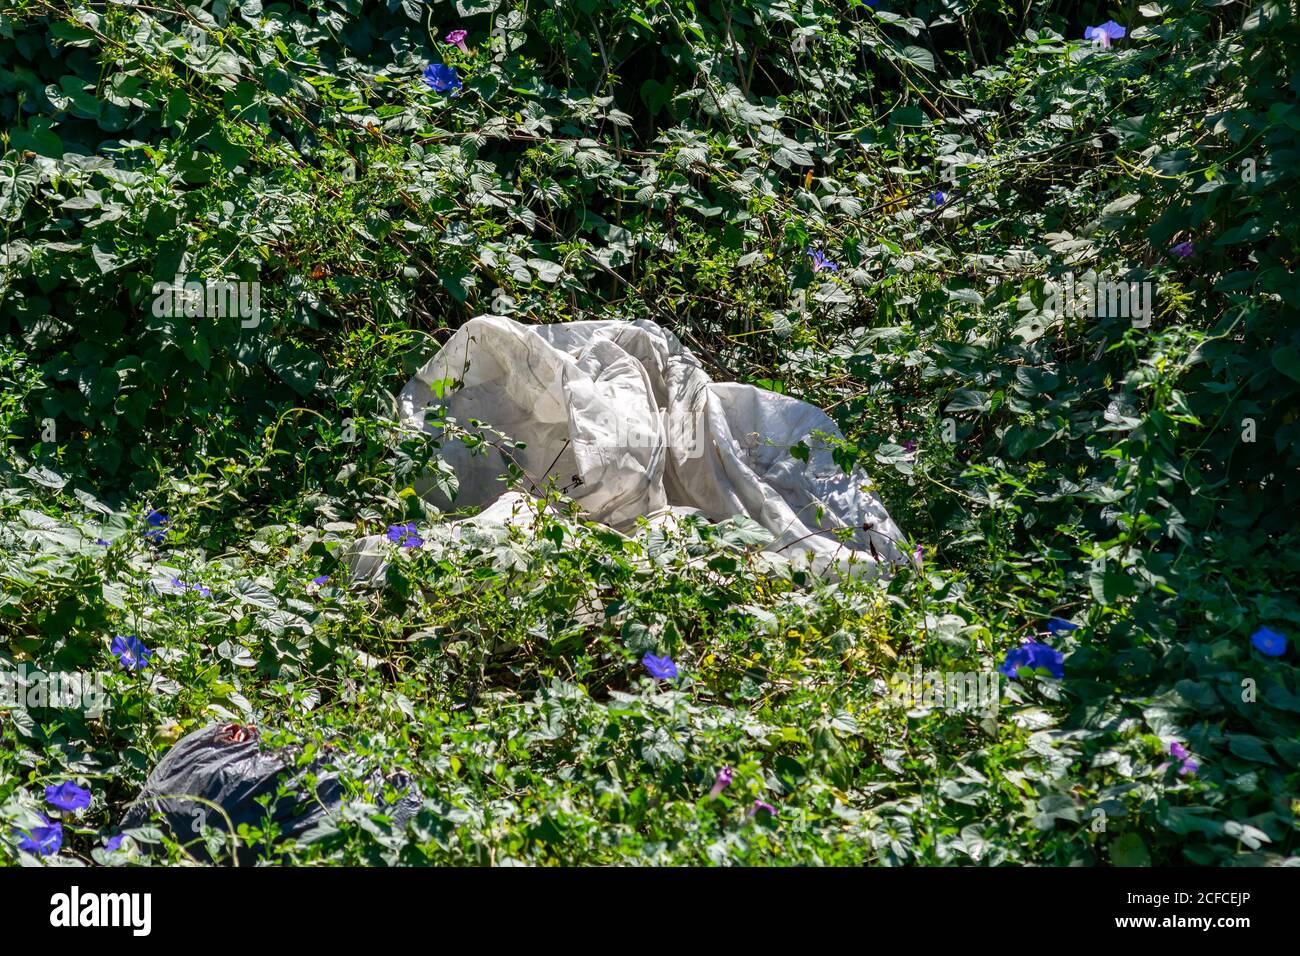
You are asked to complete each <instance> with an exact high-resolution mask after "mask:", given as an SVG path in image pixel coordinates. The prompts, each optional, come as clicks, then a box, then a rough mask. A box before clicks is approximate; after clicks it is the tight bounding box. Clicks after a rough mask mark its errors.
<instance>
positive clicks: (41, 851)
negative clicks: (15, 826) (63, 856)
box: [14, 817, 63, 856]
mask: <svg viewBox="0 0 1300 956" xmlns="http://www.w3.org/2000/svg"><path fill="white" fill-rule="evenodd" d="M43 819H44V820H45V826H43V827H32V828H31V830H30V831H24V830H15V831H14V836H17V837H21V838H22V839H21V840H20V841H19V843H18V849H20V850H26V851H27V852H28V853H35V854H36V855H37V856H52V855H53V854H55V853H58V852H59V849H60V848H61V847H62V846H63V824H62V823H59V822H58V821H57V820H51V819H50V818H49V817H43Z"/></svg>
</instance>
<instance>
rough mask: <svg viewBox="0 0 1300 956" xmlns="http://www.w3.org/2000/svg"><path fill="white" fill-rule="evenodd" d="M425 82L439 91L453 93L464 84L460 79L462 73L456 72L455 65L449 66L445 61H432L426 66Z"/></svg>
mask: <svg viewBox="0 0 1300 956" xmlns="http://www.w3.org/2000/svg"><path fill="white" fill-rule="evenodd" d="M424 82H426V83H428V84H429V85H430V86H431V87H433V88H434V89H435V90H437V91H438V92H439V93H452V94H453V95H455V92H456V91H459V90H460V88H461V87H462V86H463V85H464V84H462V83H461V81H460V74H459V73H457V72H456V68H455V67H454V66H447V64H445V63H430V64H429V65H428V66H426V67H425V68H424Z"/></svg>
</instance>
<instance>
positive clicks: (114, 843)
mask: <svg viewBox="0 0 1300 956" xmlns="http://www.w3.org/2000/svg"><path fill="white" fill-rule="evenodd" d="M125 836H126V835H125V834H123V833H119V834H117V835H115V836H111V837H109V838H108V839H107V840H105V841H104V849H105V850H107V851H108V852H109V853H116V852H117V851H118V850H120V849H122V840H123V839H125Z"/></svg>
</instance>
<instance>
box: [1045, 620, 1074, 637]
mask: <svg viewBox="0 0 1300 956" xmlns="http://www.w3.org/2000/svg"><path fill="white" fill-rule="evenodd" d="M1078 629H1079V625H1078V624H1075V623H1074V622H1073V621H1067V620H1066V619H1065V618H1063V617H1052V618H1048V619H1047V631H1048V633H1049V634H1053V635H1056V636H1058V637H1059V636H1060V635H1062V634H1065V633H1067V632H1069V631H1077V630H1078Z"/></svg>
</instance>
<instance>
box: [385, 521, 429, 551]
mask: <svg viewBox="0 0 1300 956" xmlns="http://www.w3.org/2000/svg"><path fill="white" fill-rule="evenodd" d="M388 540H389V541H391V542H393V544H397V545H401V546H402V547H403V548H418V547H420V546H421V545H422V544H424V539H423V538H421V537H420V536H419V535H417V534H416V533H415V522H414V521H408V522H407V523H406V524H390V525H389V526H388Z"/></svg>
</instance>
